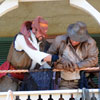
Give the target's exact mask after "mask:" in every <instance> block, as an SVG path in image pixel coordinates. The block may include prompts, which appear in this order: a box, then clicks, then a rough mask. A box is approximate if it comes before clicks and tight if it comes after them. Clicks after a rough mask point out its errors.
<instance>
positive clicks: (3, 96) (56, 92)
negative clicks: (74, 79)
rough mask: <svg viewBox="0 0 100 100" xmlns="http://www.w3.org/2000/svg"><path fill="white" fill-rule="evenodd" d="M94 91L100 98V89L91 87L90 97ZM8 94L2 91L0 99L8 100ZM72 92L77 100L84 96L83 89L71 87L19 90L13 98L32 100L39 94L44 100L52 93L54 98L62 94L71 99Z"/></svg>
mask: <svg viewBox="0 0 100 100" xmlns="http://www.w3.org/2000/svg"><path fill="white" fill-rule="evenodd" d="M92 93H95V96H96V98H97V100H100V91H99V89H89V94H90V97H92ZM7 94H8V92H0V100H7V99H6V98H7ZM71 94H73V96H74V98H75V100H80V97H81V96H82V90H81V89H72V90H71V89H70V90H49V91H28V92H27V91H21V92H20V91H18V92H13V100H28V97H30V99H31V100H38V99H39V95H40V97H41V98H42V100H48V99H49V98H50V95H51V97H52V98H53V100H59V98H60V95H62V97H63V99H64V100H69V98H70V97H71ZM16 98H17V99H16ZM18 98H19V99H18ZM8 100H11V99H8Z"/></svg>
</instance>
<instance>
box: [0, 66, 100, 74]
mask: <svg viewBox="0 0 100 100" xmlns="http://www.w3.org/2000/svg"><path fill="white" fill-rule="evenodd" d="M48 70H51V69H39V70H38V69H34V70H27V69H25V70H0V73H28V72H39V71H48ZM77 70H80V71H82V70H84V71H86V72H97V71H100V67H91V68H81V69H77ZM53 71H55V72H57V71H67V70H64V69H53Z"/></svg>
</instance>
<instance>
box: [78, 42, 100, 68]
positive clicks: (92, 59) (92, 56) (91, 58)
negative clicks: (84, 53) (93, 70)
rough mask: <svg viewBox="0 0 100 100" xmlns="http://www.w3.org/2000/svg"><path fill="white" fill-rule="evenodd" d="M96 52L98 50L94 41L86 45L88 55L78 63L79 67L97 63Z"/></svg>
mask: <svg viewBox="0 0 100 100" xmlns="http://www.w3.org/2000/svg"><path fill="white" fill-rule="evenodd" d="M98 53H99V51H98V48H97V46H96V42H95V41H94V42H92V43H91V44H89V46H88V57H87V58H86V59H84V60H83V61H81V62H79V63H78V66H79V68H82V67H92V66H96V65H97V64H98Z"/></svg>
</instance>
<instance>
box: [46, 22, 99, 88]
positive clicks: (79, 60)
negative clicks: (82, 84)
mask: <svg viewBox="0 0 100 100" xmlns="http://www.w3.org/2000/svg"><path fill="white" fill-rule="evenodd" d="M48 53H51V54H56V55H59V59H58V60H57V62H56V64H55V66H54V67H55V68H58V69H64V70H65V71H61V82H60V86H59V88H60V89H73V88H78V82H79V79H80V74H79V73H80V71H79V70H77V69H79V68H83V67H92V66H96V65H97V64H98V48H97V46H96V41H95V40H94V39H93V38H92V37H91V36H90V35H89V34H88V31H87V26H86V24H85V23H83V22H81V21H78V22H76V23H74V24H70V25H69V26H68V28H67V34H65V35H61V36H57V37H56V38H55V40H54V42H53V43H52V45H51V46H50V48H49V50H48Z"/></svg>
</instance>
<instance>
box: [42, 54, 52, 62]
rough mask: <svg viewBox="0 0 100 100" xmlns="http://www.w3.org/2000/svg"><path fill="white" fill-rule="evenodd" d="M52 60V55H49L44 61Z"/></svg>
mask: <svg viewBox="0 0 100 100" xmlns="http://www.w3.org/2000/svg"><path fill="white" fill-rule="evenodd" d="M51 59H52V55H48V56H47V57H45V58H44V59H43V61H45V62H51Z"/></svg>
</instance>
